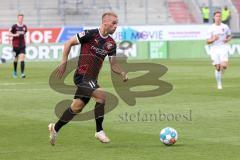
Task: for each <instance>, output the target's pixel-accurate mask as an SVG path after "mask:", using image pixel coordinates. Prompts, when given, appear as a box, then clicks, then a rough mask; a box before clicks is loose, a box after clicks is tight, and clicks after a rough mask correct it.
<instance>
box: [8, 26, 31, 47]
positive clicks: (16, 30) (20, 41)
mask: <svg viewBox="0 0 240 160" xmlns="http://www.w3.org/2000/svg"><path fill="white" fill-rule="evenodd" d="M10 32H11V33H13V34H19V36H18V37H13V39H12V45H13V47H14V48H22V47H25V46H26V42H25V34H26V33H27V26H26V25H24V24H23V25H19V24H14V25H13V26H12V27H11V28H10Z"/></svg>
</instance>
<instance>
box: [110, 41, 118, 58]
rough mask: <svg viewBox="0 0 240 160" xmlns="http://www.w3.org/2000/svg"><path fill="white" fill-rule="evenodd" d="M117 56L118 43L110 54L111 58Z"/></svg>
mask: <svg viewBox="0 0 240 160" xmlns="http://www.w3.org/2000/svg"><path fill="white" fill-rule="evenodd" d="M116 54H117V45H116V43H114V46H113V48H112V49H111V50H110V51H109V53H108V56H109V57H111V56H116Z"/></svg>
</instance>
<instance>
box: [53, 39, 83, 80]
mask: <svg viewBox="0 0 240 160" xmlns="http://www.w3.org/2000/svg"><path fill="white" fill-rule="evenodd" d="M77 44H79V42H78V40H77V38H76V37H75V36H74V37H72V38H71V39H69V40H68V41H67V42H66V43H65V44H64V48H63V55H62V61H61V64H60V65H59V66H58V68H57V72H56V76H57V78H62V76H63V74H64V72H65V70H66V66H67V60H68V55H69V53H70V50H71V47H72V46H74V45H77Z"/></svg>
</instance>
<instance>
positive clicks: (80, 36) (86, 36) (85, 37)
mask: <svg viewBox="0 0 240 160" xmlns="http://www.w3.org/2000/svg"><path fill="white" fill-rule="evenodd" d="M90 32H91V31H89V30H84V31H82V32H79V33H77V34H76V38H77V40H78V43H81V44H82V43H86V42H88V41H89V40H90V39H91V33H90Z"/></svg>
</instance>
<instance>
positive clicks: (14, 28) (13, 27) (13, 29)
mask: <svg viewBox="0 0 240 160" xmlns="http://www.w3.org/2000/svg"><path fill="white" fill-rule="evenodd" d="M9 32H11V33H13V34H15V33H16V27H15V25H13V26H12V27H11V28H10V29H9Z"/></svg>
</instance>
